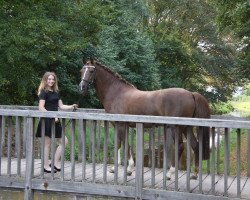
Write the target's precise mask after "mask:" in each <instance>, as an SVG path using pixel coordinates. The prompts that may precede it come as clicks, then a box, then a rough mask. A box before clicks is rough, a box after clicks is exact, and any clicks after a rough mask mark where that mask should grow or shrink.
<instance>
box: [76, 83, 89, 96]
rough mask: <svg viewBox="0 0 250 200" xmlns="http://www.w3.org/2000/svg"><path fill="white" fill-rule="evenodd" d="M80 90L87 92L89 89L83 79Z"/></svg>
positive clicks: (82, 92) (83, 92) (81, 92)
mask: <svg viewBox="0 0 250 200" xmlns="http://www.w3.org/2000/svg"><path fill="white" fill-rule="evenodd" d="M78 91H79V93H80V94H85V93H86V92H87V91H88V84H84V81H81V83H80V84H79V86H78Z"/></svg>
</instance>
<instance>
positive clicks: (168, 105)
mask: <svg viewBox="0 0 250 200" xmlns="http://www.w3.org/2000/svg"><path fill="white" fill-rule="evenodd" d="M161 93H162V111H163V112H164V114H163V115H166V116H174V117H192V116H193V114H194V109H195V101H194V97H193V95H192V93H191V92H189V91H188V90H185V89H183V88H168V89H163V90H162V91H161Z"/></svg>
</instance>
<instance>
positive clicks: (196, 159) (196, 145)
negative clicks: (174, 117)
mask: <svg viewBox="0 0 250 200" xmlns="http://www.w3.org/2000/svg"><path fill="white" fill-rule="evenodd" d="M187 130H188V131H189V132H190V144H191V147H192V149H193V152H194V162H195V171H194V174H192V175H191V177H190V178H191V179H195V180H196V179H197V177H198V173H199V143H198V141H197V139H196V137H195V135H194V132H193V128H191V127H190V128H188V129H187ZM185 136H186V138H187V132H185Z"/></svg>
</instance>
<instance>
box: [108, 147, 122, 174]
mask: <svg viewBox="0 0 250 200" xmlns="http://www.w3.org/2000/svg"><path fill="white" fill-rule="evenodd" d="M117 154H118V155H117V160H118V167H119V165H121V148H119V149H118V152H117ZM109 172H110V173H115V166H113V167H112V168H111V169H110V170H109Z"/></svg>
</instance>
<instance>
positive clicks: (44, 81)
mask: <svg viewBox="0 0 250 200" xmlns="http://www.w3.org/2000/svg"><path fill="white" fill-rule="evenodd" d="M50 75H52V76H54V79H55V83H54V85H53V87H52V90H53V91H55V92H58V80H57V77H56V74H55V73H54V72H45V74H44V75H43V78H42V80H41V83H40V85H39V87H38V92H37V94H38V95H39V94H40V93H41V91H42V90H45V91H48V90H49V88H48V85H47V80H48V77H49V76H50Z"/></svg>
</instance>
